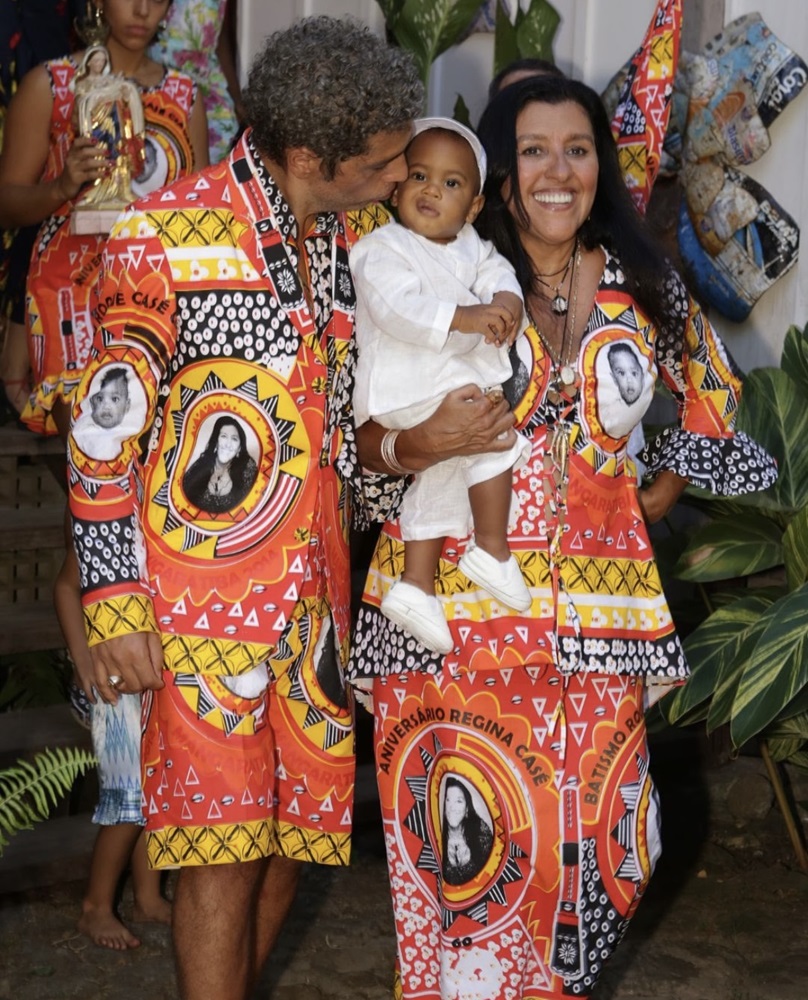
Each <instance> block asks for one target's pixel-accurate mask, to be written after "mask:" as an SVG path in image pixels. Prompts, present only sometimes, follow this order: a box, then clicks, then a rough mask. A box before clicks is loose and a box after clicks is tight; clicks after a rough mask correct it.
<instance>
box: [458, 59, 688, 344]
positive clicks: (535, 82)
mask: <svg viewBox="0 0 808 1000" xmlns="http://www.w3.org/2000/svg"><path fill="white" fill-rule="evenodd" d="M568 101H572V102H573V103H575V104H577V105H578V106H579V107H580V108H581V109H582V110H583V111H584V113H585V114H586V116H587V118H588V119H589V122H590V124H591V126H592V131H593V134H594V139H595V152H596V154H597V158H598V183H597V189H596V191H595V200H594V202H593V204H592V209H591V211H590V214H589V216H588V218H587V219H586V221H585V222H584V223H583V225H582V226H581V228H580V230H579V232H578V235H579V237H580V240H581V243H582V244H583V246H584V247H586V248H587V249H588V250H592V249H594V248H595V247H597V246H604V247H606V249H607V250H609V251H610V252H611V253H613V254H614V255H615V256H616V257H617V259H618V261H619V262H620V267H621V269H622V271H623V273H624V275H625V278H626V286H627V289H628V291H629V292H630V293H631V295H632V296H633V297H634V298H635V299H636V300H637V302H638V303H639V305H640V306H641V307H642V308H643V310H644V311H645V312H647V313H648V314H649V315H650V316H651V318H652V319H653V320H654V321H655V322H656V323H657V324H659V325H660V326H663V327H667V328H669V329H670V328H675V327H676V326H677V325H679V324H680V323H681V319H680V318H678V316H677V315H676V314H675V313H674V312H673V309H672V305H671V304H670V303H669V302H668V300H667V299H666V297H665V295H664V292H663V287H664V284H665V282H664V279H665V276H666V274H667V272H668V271H669V270H670V266H671V265H670V262H669V261H668V260H667V259H666V257H665V255H664V254H663V253H662V252H661V251H660V250H659V247H658V240H657V239H655V237H654V236H653V234H652V232H651V230H650V228H649V227H648V226H647V224H646V223H645V220H644V219H643V218H642V217H641V216H640V214H639V212H638V211H637V209H636V207H635V205H634V202H633V201H632V200H631V196H630V194H629V192H628V189H627V188H626V184H625V181H624V179H623V175H622V172H621V170H620V163H619V161H618V158H617V147H616V145H615V142H614V138H613V137H612V132H611V127H610V125H609V119H608V117H607V115H606V111H605V109H604V107H603V104H602V102H601V100H600V97H599V96H598V95H597V94H596V93H595V91H594V90H592V88H591V87H588V86H586V84H584V83H580V82H579V81H578V80H570V79H568V78H566V77H559V76H547V75H544V76H535V77H530V78H528V79H526V80H521V81H519V82H517V83H514V84H512V85H510V86H508V87H506V88H505V89H504V90H503V91H501V92H500V93H499V94H498V95H497V96H496V97H495V98H494V100H493V101H491V103H490V104H489V105H488V107H487V108H486V109H485V111H484V112H483V116H482V118H481V119H480V126H479V129H478V134H479V137H480V140H481V141H482V144H483V146H484V147H485V151H486V154H487V156H488V178H487V180H486V184H485V190H484V193H485V204H484V206H483V209H482V211H481V212H480V214H479V215H478V217H477V221H476V223H475V226H476V228H477V230H478V231H479V232H480V234H481V235H482V236H483V237H484V238H486V239H489V240H491V241H492V242H493V244H494V246H495V247H496V248H497V249H498V250H499V251H500V253H502V254H503V255H504V256H505V257H507V258H508V260H510V262H511V263H512V264H513V266H514V268H515V269H516V276H517V279H518V280H519V284H520V285H521V287H522V291H523V292H524V294H525V295H527V294H528V293H529V292H530V291H532V290H533V282H534V272H533V268H532V266H531V263H530V259H529V257H528V255H527V253H526V252H525V250H524V248H523V246H522V242H521V239H520V235H519V226H518V225H517V219H518V220H519V221H520V222H521V224H522V225H523V226H525V227H526V226H527V225H528V215H527V211H526V209H525V206H524V203H523V201H522V197H521V192H520V190H519V162H518V154H517V148H516V122H517V118H518V117H519V113H520V112H521V111H522V109H523V108H525V107H526V106H527V105H529V104H533V103H539V104H550V105H555V104H562V103H565V102H568ZM508 183H509V187H510V193H511V200H510V202H506V201H505V200H504V198H503V194H502V189H503V185H506V184H508ZM514 215H515V216H516V218H514Z"/></svg>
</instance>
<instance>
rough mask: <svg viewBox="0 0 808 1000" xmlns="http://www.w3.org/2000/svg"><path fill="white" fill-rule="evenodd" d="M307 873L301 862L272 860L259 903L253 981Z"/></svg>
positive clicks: (263, 883)
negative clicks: (304, 871)
mask: <svg viewBox="0 0 808 1000" xmlns="http://www.w3.org/2000/svg"><path fill="white" fill-rule="evenodd" d="M302 871H303V863H302V862H301V861H293V860H292V859H291V858H284V857H280V856H279V855H275V857H273V858H271V859H270V863H269V867H268V868H267V870H266V872H265V874H264V878H263V880H262V882H261V884H260V886H259V888H258V898H257V901H256V908H255V909H256V927H255V957H254V960H253V982H251V983H250V986H251V987H252V986H253V985H254V984H255V980H257V979H258V978H259V976H260V975H261V970H262V969H263V968H264V965H265V964H266V960H267V959H268V958H269V955H270V953H271V952H272V949H273V948H274V947H275V942H276V941H277V940H278V935H279V934H280V932H281V928H282V927H283V924H284V922H285V920H286V917H287V915H288V913H289V910H290V909H291V907H292V903H293V902H294V900H295V893H296V892H297V884H298V882H299V881H300V874H301V872H302Z"/></svg>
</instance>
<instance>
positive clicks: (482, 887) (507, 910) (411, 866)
mask: <svg viewBox="0 0 808 1000" xmlns="http://www.w3.org/2000/svg"><path fill="white" fill-rule="evenodd" d="M514 667H515V669H514ZM514 667H505V668H503V669H502V670H501V671H500V672H499V673H496V674H489V675H487V676H486V678H485V683H480V675H479V674H477V675H476V677H475V675H474V674H471V673H462V674H460V675H459V676H458V677H457V678H455V679H451V678H449V677H448V676H447V675H446V674H443V675H440V676H438V677H435V678H432V677H427V676H425V675H424V674H406V675H403V676H401V677H389V678H386V679H384V680H378V681H376V682H375V684H374V687H373V698H374V705H375V719H376V726H375V746H376V763H377V768H378V780H379V791H380V797H381V805H382V815H383V819H384V828H385V842H386V849H387V855H388V864H389V868H390V874H391V886H392V893H393V911H394V915H395V921H396V934H397V938H398V966H399V969H398V971H399V981H398V983H397V991H396V996H397V997H399V998H403V1000H415V998H418V1000H449V998H456V1000H461V998H462V1000H506V998H514V1000H516V998H519V1000H550V998H558V997H588V996H589V995H590V994H591V992H592V990H593V988H594V986H595V984H596V982H597V980H598V977H599V975H600V972H601V970H602V968H603V965H604V963H605V962H606V960H607V959H608V958H609V956H610V955H611V954H612V952H613V951H614V949H615V948H616V946H617V944H618V942H619V941H620V939H621V938H622V936H623V934H624V933H625V930H626V928H627V926H628V922H629V920H630V918H631V916H632V914H633V912H634V910H635V908H636V906H637V904H638V903H639V900H640V898H641V896H642V894H643V892H644V890H645V887H646V884H647V882H648V879H649V878H650V875H651V871H652V869H653V866H654V863H655V861H656V858H657V857H658V855H659V849H660V847H659V812H658V802H657V796H656V792H655V790H654V787H653V784H652V782H651V779H650V777H649V773H648V749H647V744H646V736H645V723H644V720H643V709H642V688H643V685H642V682H641V681H637V680H633V679H631V678H627V677H596V676H592V675H582V676H579V677H576V678H573V679H571V680H570V681H568V682H567V683H566V684H564V685H562V684H561V683H560V679H559V677H558V674H557V673H556V671H555V670H554V669H553V668H552V667H538V666H536V667H529V666H525V665H524V664H516V663H514ZM562 716H563V717H562Z"/></svg>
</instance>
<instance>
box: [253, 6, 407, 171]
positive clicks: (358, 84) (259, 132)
mask: <svg viewBox="0 0 808 1000" xmlns="http://www.w3.org/2000/svg"><path fill="white" fill-rule="evenodd" d="M423 101H424V88H423V85H422V83H421V81H420V79H419V78H418V73H417V71H416V69H415V64H414V62H413V60H412V57H411V56H410V55H409V53H407V52H405V51H404V50H402V49H397V48H393V47H392V46H389V45H387V43H386V42H385V41H384V40H383V39H381V38H379V37H378V36H377V35H375V34H373V32H371V31H370V29H368V28H366V27H364V26H363V25H361V24H360V23H359V22H357V21H354V20H353V19H351V18H341V19H336V18H333V17H324V16H323V17H309V18H304V19H303V20H301V21H298V22H297V23H295V24H294V25H292V27H291V28H288V29H286V30H285V31H276V32H275V33H274V34H272V35H270V36H269V37H268V38H267V41H266V43H265V45H264V49H263V51H262V52H260V53H259V54H258V56H256V58H255V60H254V62H253V64H252V67H251V69H250V75H249V80H248V83H247V90H246V93H245V98H244V103H245V106H246V111H247V121H248V123H249V124H250V125H252V127H253V137H254V139H255V142H256V145H257V146H258V148H259V149H260V150H261V152H262V153H264V154H265V155H266V156H268V157H270V159H272V160H274V161H275V162H276V163H281V164H285V162H286V151H287V150H289V149H293V148H295V147H297V146H306V147H308V148H309V149H310V150H312V152H313V153H315V154H316V155H317V156H319V157H321V158H322V160H323V171H324V174H325V177H326V179H327V180H331V179H332V178H333V177H334V172H335V170H336V168H337V164H338V163H339V162H340V161H341V160H347V159H350V158H351V157H354V156H362V155H363V154H364V153H366V152H367V148H368V142H369V140H370V138H371V137H372V136H374V135H376V134H377V133H379V132H394V131H396V130H398V129H403V128H406V127H407V125H408V124H409V123H410V122H411V121H412V119H413V118H417V117H418V116H419V115H420V114H421V111H422V106H423Z"/></svg>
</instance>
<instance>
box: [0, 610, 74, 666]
mask: <svg viewBox="0 0 808 1000" xmlns="http://www.w3.org/2000/svg"><path fill="white" fill-rule="evenodd" d="M64 644H65V641H64V637H63V636H62V629H61V628H60V626H59V619H58V618H57V617H56V610H55V608H54V607H53V605H52V604H51V602H50V601H49V600H48V601H32V602H30V603H15V604H4V605H3V606H2V607H0V656H7V655H8V654H9V653H35V652H38V651H39V650H42V649H63V648H64Z"/></svg>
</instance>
